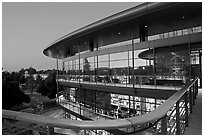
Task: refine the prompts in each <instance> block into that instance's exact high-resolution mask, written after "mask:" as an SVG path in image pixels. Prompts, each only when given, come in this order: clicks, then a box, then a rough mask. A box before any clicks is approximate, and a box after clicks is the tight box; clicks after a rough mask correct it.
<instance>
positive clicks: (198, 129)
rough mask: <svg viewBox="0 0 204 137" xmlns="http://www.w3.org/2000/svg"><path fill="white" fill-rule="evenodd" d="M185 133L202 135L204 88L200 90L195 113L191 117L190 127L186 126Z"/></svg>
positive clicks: (194, 107)
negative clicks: (203, 91)
mask: <svg viewBox="0 0 204 137" xmlns="http://www.w3.org/2000/svg"><path fill="white" fill-rule="evenodd" d="M184 135H202V89H199V90H198V96H197V99H196V100H195V105H194V106H193V113H191V115H190V119H189V127H186V130H185V132H184Z"/></svg>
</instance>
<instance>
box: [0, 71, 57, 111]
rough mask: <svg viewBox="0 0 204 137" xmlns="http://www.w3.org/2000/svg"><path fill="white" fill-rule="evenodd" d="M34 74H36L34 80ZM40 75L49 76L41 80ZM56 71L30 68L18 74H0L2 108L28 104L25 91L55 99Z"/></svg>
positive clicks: (4, 72) (5, 72) (28, 100)
mask: <svg viewBox="0 0 204 137" xmlns="http://www.w3.org/2000/svg"><path fill="white" fill-rule="evenodd" d="M34 74H37V76H35V78H34ZM40 74H49V76H48V77H47V78H46V79H45V80H43V79H42V77H41V76H40ZM55 78H56V70H45V71H44V70H40V71H37V70H36V69H34V68H32V67H30V68H28V69H23V68H22V69H21V70H20V71H19V72H11V73H9V72H7V71H3V72H2V108H3V109H12V108H13V107H15V106H19V105H22V104H23V103H29V102H30V98H29V96H28V95H26V94H25V91H30V93H31V94H32V93H33V92H38V93H41V95H44V96H47V97H48V98H50V99H53V98H55V97H56V93H57V86H56V85H57V84H56V79H55Z"/></svg>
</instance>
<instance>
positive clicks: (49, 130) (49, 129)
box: [48, 126, 54, 135]
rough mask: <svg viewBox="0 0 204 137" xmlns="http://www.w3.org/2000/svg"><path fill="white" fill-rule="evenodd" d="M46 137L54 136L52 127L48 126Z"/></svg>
mask: <svg viewBox="0 0 204 137" xmlns="http://www.w3.org/2000/svg"><path fill="white" fill-rule="evenodd" d="M48 135H54V127H51V126H48Z"/></svg>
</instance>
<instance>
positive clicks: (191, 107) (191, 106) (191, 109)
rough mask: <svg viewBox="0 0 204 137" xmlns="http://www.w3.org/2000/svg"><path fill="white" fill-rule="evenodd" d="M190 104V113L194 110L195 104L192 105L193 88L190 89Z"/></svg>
mask: <svg viewBox="0 0 204 137" xmlns="http://www.w3.org/2000/svg"><path fill="white" fill-rule="evenodd" d="M189 106H190V113H192V112H193V105H192V93H191V88H190V89H189Z"/></svg>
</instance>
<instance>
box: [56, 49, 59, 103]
mask: <svg viewBox="0 0 204 137" xmlns="http://www.w3.org/2000/svg"><path fill="white" fill-rule="evenodd" d="M58 60H59V55H58V49H57V75H56V79H57V81H56V84H57V103H58V104H59V97H58V92H59V83H58V78H59V68H58Z"/></svg>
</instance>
